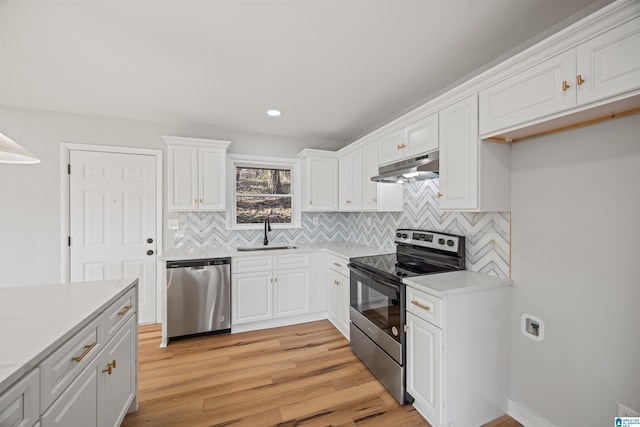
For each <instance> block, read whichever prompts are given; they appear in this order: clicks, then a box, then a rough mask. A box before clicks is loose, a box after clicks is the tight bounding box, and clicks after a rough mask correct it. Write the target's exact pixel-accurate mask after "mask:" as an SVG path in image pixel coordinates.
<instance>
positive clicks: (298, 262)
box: [273, 254, 309, 269]
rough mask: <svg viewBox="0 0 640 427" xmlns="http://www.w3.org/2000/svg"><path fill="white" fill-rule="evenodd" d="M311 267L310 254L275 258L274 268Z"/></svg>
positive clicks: (277, 256)
mask: <svg viewBox="0 0 640 427" xmlns="http://www.w3.org/2000/svg"><path fill="white" fill-rule="evenodd" d="M308 266H309V255H308V254H295V255H276V256H274V257H273V268H274V269H277V268H298V267H308Z"/></svg>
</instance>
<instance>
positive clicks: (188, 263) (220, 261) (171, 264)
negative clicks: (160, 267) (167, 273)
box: [167, 258, 231, 268]
mask: <svg viewBox="0 0 640 427" xmlns="http://www.w3.org/2000/svg"><path fill="white" fill-rule="evenodd" d="M227 264H231V258H206V259H189V260H183V261H167V268H184V267H206V266H210V265H227Z"/></svg>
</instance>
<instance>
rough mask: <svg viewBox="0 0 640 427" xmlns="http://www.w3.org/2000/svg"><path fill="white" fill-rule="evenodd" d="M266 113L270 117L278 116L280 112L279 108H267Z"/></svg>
mask: <svg viewBox="0 0 640 427" xmlns="http://www.w3.org/2000/svg"><path fill="white" fill-rule="evenodd" d="M267 114H268V115H270V116H271V117H278V116H280V115H281V114H282V112H281V111H280V110H267Z"/></svg>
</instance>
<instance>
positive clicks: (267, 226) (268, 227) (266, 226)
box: [262, 217, 271, 246]
mask: <svg viewBox="0 0 640 427" xmlns="http://www.w3.org/2000/svg"><path fill="white" fill-rule="evenodd" d="M267 231H271V223H270V222H269V217H266V218H265V220H264V240H263V241H262V244H263V245H265V246H267V245H268V244H269V239H268V238H267Z"/></svg>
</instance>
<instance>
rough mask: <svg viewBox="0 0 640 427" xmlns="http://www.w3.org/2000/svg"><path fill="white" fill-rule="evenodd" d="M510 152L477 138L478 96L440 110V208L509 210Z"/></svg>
mask: <svg viewBox="0 0 640 427" xmlns="http://www.w3.org/2000/svg"><path fill="white" fill-rule="evenodd" d="M510 150H511V147H510V146H509V145H508V144H502V143H498V142H489V141H481V140H480V138H479V137H478V97H477V95H473V96H470V97H469V98H466V99H464V100H462V101H459V102H457V103H456V104H453V105H451V106H450V107H448V108H445V109H444V110H442V111H440V192H439V193H438V200H439V205H440V208H441V209H445V210H461V211H463V210H469V211H494V212H505V211H509V210H510V189H511V188H510V174H511V167H510V161H511V160H510Z"/></svg>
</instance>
